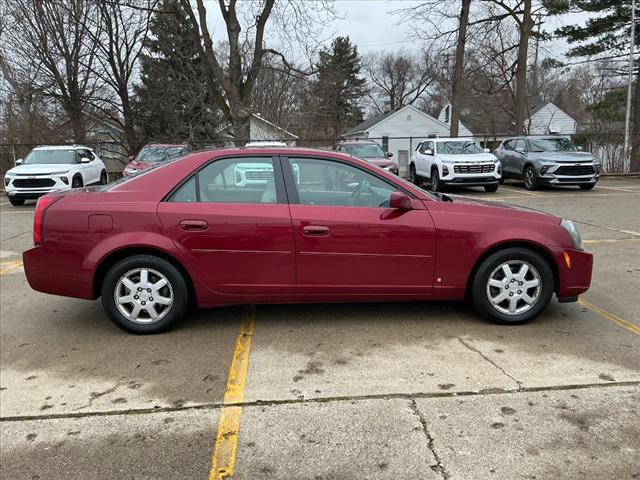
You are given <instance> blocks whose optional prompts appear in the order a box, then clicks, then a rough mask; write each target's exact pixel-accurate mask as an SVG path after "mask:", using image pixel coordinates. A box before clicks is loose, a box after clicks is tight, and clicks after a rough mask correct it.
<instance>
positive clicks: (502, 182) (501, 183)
mask: <svg viewBox="0 0 640 480" xmlns="http://www.w3.org/2000/svg"><path fill="white" fill-rule="evenodd" d="M500 185H504V177H500Z"/></svg>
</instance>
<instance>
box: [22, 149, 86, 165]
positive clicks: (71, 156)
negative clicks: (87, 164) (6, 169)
mask: <svg viewBox="0 0 640 480" xmlns="http://www.w3.org/2000/svg"><path fill="white" fill-rule="evenodd" d="M76 162H77V160H76V151H75V150H31V152H30V153H29V155H27V156H26V157H25V159H24V161H23V162H22V164H23V165H52V164H56V163H76Z"/></svg>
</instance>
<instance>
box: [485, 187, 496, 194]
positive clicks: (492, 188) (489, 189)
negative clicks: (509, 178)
mask: <svg viewBox="0 0 640 480" xmlns="http://www.w3.org/2000/svg"><path fill="white" fill-rule="evenodd" d="M484 191H485V192H489V193H493V192H497V191H498V185H485V186H484Z"/></svg>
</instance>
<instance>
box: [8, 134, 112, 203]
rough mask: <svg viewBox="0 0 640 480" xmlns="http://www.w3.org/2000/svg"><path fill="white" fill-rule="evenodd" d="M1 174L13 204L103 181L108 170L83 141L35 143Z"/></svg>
mask: <svg viewBox="0 0 640 480" xmlns="http://www.w3.org/2000/svg"><path fill="white" fill-rule="evenodd" d="M16 165H17V166H16V167H14V168H12V169H11V170H9V171H8V172H7V173H6V175H5V176H4V188H5V191H6V192H7V196H8V197H9V201H10V202H11V204H12V205H22V204H23V203H24V201H25V200H33V199H36V198H39V197H41V196H42V195H45V194H47V193H50V192H59V191H63V190H69V189H70V188H78V187H84V186H87V185H97V184H106V183H107V181H108V177H107V170H106V168H105V166H104V163H103V162H102V160H100V159H99V158H98V156H97V155H96V154H95V153H94V151H93V150H92V149H91V148H89V147H85V146H82V145H60V146H42V147H36V148H34V149H33V150H31V152H29V155H27V156H26V157H25V159H24V160H22V159H20V160H18V161H16Z"/></svg>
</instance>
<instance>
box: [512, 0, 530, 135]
mask: <svg viewBox="0 0 640 480" xmlns="http://www.w3.org/2000/svg"><path fill="white" fill-rule="evenodd" d="M532 29H533V19H532V18H531V0H524V7H523V13H522V21H521V22H520V43H519V45H518V64H517V67H516V98H515V105H514V109H515V113H514V121H515V129H516V131H515V133H516V135H522V134H524V133H525V131H524V120H525V113H526V109H527V55H528V54H529V36H530V35H531V30H532Z"/></svg>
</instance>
